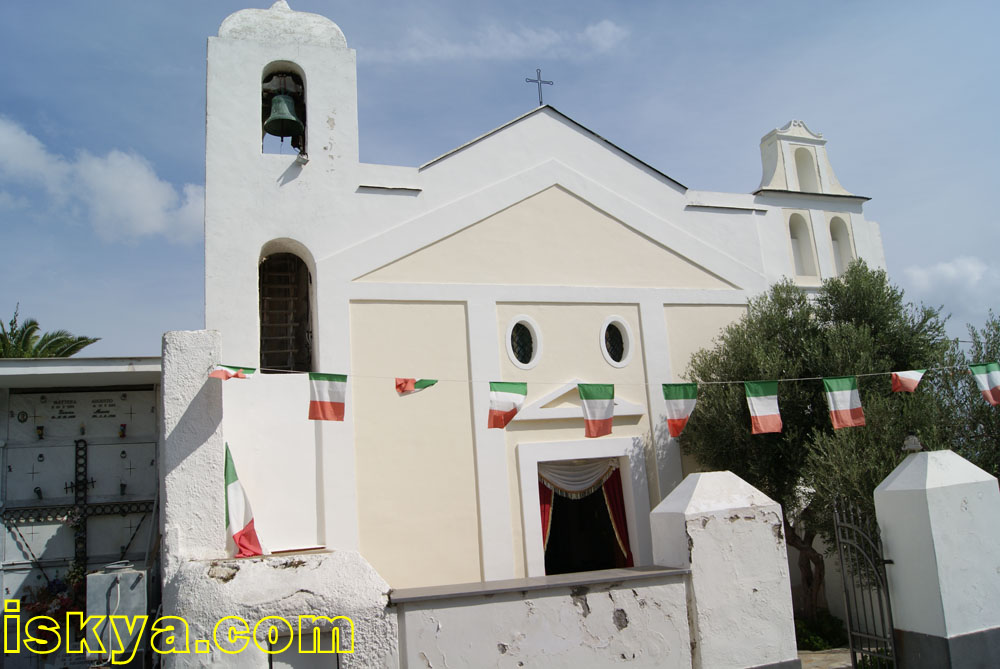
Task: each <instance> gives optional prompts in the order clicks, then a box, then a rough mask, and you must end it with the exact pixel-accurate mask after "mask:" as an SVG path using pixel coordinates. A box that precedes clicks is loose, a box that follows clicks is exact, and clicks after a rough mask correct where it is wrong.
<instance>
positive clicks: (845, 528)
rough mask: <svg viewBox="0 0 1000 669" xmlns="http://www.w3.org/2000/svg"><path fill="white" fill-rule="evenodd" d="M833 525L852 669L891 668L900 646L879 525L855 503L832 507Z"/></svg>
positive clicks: (887, 561)
mask: <svg viewBox="0 0 1000 669" xmlns="http://www.w3.org/2000/svg"><path fill="white" fill-rule="evenodd" d="M833 523H834V528H835V532H836V537H837V552H838V553H839V554H840V564H841V572H842V573H843V577H844V607H845V609H846V611H847V632H848V639H849V640H850V644H851V664H852V665H853V666H854V667H859V666H861V667H866V668H867V667H870V668H872V669H876V668H877V669H893V668H894V667H895V666H896V645H895V642H894V641H893V636H892V606H891V605H890V603H889V588H888V585H887V583H886V577H885V565H887V564H892V560H886V559H885V558H884V557H883V556H882V539H881V536H880V533H879V529H878V524H877V523H876V522H875V521H874V520H872V519H871V518H870V517H868V516H866V515H865V514H863V513H861V511H860V510H858V509H857V508H856V507H854V506H853V505H850V504H847V503H844V502H841V503H839V504H837V505H836V506H835V507H834V513H833Z"/></svg>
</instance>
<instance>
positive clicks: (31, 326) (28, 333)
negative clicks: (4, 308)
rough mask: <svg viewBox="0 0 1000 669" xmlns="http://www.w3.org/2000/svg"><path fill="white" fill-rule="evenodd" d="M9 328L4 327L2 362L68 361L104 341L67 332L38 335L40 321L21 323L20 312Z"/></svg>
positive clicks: (0, 326) (0, 342)
mask: <svg viewBox="0 0 1000 669" xmlns="http://www.w3.org/2000/svg"><path fill="white" fill-rule="evenodd" d="M19 307H20V305H18V306H17V307H15V308H14V317H13V318H11V319H10V323H9V324H8V325H7V327H4V325H3V323H0V358H68V357H69V356H71V355H73V354H75V353H79V352H80V351H81V350H83V349H84V348H85V347H87V346H90V345H91V344H93V343H94V342H96V341H100V338H96V337H82V336H78V335H74V334H72V333H70V332H68V331H66V330H54V331H52V332H46V333H44V334H41V335H39V334H38V329H39V325H38V321H36V320H35V319H34V318H29V319H27V320H25V321H24V322H23V323H18V321H17V319H18V310H19Z"/></svg>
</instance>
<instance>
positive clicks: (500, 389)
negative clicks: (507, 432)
mask: <svg viewBox="0 0 1000 669" xmlns="http://www.w3.org/2000/svg"><path fill="white" fill-rule="evenodd" d="M527 394H528V384H527V383H507V382H505V381H490V419H489V423H488V424H487V425H486V427H487V428H491V427H499V428H504V427H507V423H509V422H510V421H511V419H512V418H514V416H516V415H517V412H518V411H520V410H521V407H522V406H524V398H525V397H526V396H527Z"/></svg>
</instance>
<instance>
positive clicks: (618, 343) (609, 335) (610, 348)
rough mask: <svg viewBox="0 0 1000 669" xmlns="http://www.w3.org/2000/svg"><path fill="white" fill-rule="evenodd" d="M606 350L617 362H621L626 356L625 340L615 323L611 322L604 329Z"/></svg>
mask: <svg viewBox="0 0 1000 669" xmlns="http://www.w3.org/2000/svg"><path fill="white" fill-rule="evenodd" d="M604 350H605V351H607V352H608V355H609V356H610V357H611V359H612V360H614V361H615V362H621V361H622V358H624V357H625V340H624V338H623V337H622V331H621V330H619V329H618V326H617V325H615V324H614V323H609V324H608V327H607V328H605V330H604Z"/></svg>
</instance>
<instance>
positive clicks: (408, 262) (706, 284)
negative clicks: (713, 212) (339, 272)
mask: <svg viewBox="0 0 1000 669" xmlns="http://www.w3.org/2000/svg"><path fill="white" fill-rule="evenodd" d="M556 250H558V251H557V252H554V251H556ZM362 280H365V281H388V282H397V281H416V282H420V283H516V284H529V285H541V286H544V285H567V286H595V285H600V286H655V287H669V288H673V287H678V286H683V287H685V288H713V289H720V288H721V289H732V288H734V287H735V286H733V285H731V284H729V283H726V282H725V281H722V280H721V279H719V278H718V277H716V276H714V275H712V274H711V273H709V272H707V271H705V270H704V269H703V268H700V267H698V266H697V265H695V264H694V263H692V262H691V261H690V260H688V259H686V258H683V257H681V256H679V255H678V254H677V253H675V252H674V251H672V250H670V249H668V248H666V247H664V246H661V245H660V244H657V243H651V242H650V240H649V239H647V238H644V237H643V236H642V235H640V234H638V233H637V232H635V231H634V230H631V229H629V227H628V226H626V225H624V224H623V223H622V222H620V221H616V220H615V219H613V218H611V217H610V216H608V215H607V214H605V213H604V212H602V211H600V210H598V209H596V208H594V207H593V206H592V205H590V204H588V203H587V202H585V201H583V200H581V199H579V198H578V197H575V196H574V195H572V194H571V193H569V192H567V191H566V190H565V189H563V188H559V187H553V188H548V189H546V190H544V191H542V192H541V193H539V194H537V195H534V196H532V197H530V198H528V199H527V200H525V201H523V202H520V203H518V204H516V205H514V206H512V207H510V208H508V209H505V210H504V211H501V212H498V213H496V214H494V215H492V216H490V217H489V218H487V219H486V220H484V221H481V222H479V223H476V224H474V225H472V226H470V227H468V228H466V229H464V230H462V231H461V232H458V233H456V234H455V235H452V236H451V237H447V238H445V239H442V240H441V241H438V242H436V243H435V244H433V245H432V246H430V247H428V248H425V249H422V250H420V251H418V252H417V253H414V254H412V255H410V256H407V257H406V258H403V259H401V260H397V261H396V262H394V263H393V264H392V265H389V266H388V267H385V268H383V269H380V270H378V271H376V272H373V273H372V274H369V275H367V276H365V277H363V278H362Z"/></svg>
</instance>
